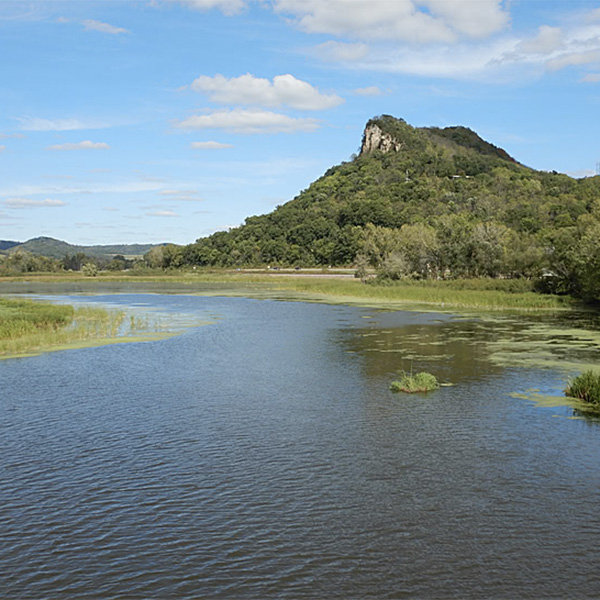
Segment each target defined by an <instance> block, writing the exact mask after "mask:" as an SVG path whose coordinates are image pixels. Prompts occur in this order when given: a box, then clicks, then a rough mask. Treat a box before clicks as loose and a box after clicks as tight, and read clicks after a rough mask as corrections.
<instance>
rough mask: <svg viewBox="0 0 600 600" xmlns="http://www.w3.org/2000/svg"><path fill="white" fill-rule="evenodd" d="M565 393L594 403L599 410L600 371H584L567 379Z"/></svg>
mask: <svg viewBox="0 0 600 600" xmlns="http://www.w3.org/2000/svg"><path fill="white" fill-rule="evenodd" d="M565 394H566V395H567V396H569V397H570V398H577V399H579V400H583V401H584V402H588V403H589V404H592V405H594V408H596V409H598V410H600V373H594V372H593V371H591V370H590V371H584V372H583V373H581V374H580V375H577V377H575V378H574V379H572V380H571V381H569V383H568V385H567V387H566V389H565Z"/></svg>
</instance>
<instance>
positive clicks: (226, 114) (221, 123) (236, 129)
mask: <svg viewBox="0 0 600 600" xmlns="http://www.w3.org/2000/svg"><path fill="white" fill-rule="evenodd" d="M175 127H177V128H178V129H188V130H197V129H224V130H225V131H231V132H233V133H242V134H255V133H262V134H272V133H296V132H298V131H314V130H315V129H318V128H319V122H318V121H317V120H316V119H308V118H294V117H289V116H287V115H283V114H280V113H274V112H269V111H264V110H251V109H248V110H246V109H241V108H235V109H232V110H218V111H214V112H212V113H208V114H202V115H193V116H191V117H188V118H187V119H184V120H183V121H179V122H177V123H175Z"/></svg>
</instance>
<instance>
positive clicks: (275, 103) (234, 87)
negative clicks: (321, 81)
mask: <svg viewBox="0 0 600 600" xmlns="http://www.w3.org/2000/svg"><path fill="white" fill-rule="evenodd" d="M191 88H192V89H193V90H195V91H197V92H204V93H206V94H208V97H209V98H210V100H212V101H213V102H218V103H220V104H244V105H256V106H267V107H279V106H289V107H291V108H296V109H299V110H323V109H325V108H332V107H334V106H338V105H340V104H342V103H343V102H344V100H343V98H340V97H339V96H336V95H335V94H322V93H321V92H319V90H317V89H316V88H314V87H313V86H312V85H311V84H310V83H307V82H306V81H302V80H300V79H296V78H295V77H294V76H293V75H289V74H286V75H277V76H276V77H274V78H273V81H269V80H268V79H263V78H260V77H255V76H254V75H251V74H250V73H247V74H246V75H241V76H240V77H233V78H231V79H227V78H226V77H223V75H215V76H214V77H207V76H205V75H202V76H200V77H198V78H197V79H195V80H194V82H193V83H192V85H191Z"/></svg>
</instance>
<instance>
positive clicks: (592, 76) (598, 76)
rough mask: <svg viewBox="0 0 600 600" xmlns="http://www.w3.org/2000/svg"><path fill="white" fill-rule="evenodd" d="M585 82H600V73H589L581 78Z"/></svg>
mask: <svg viewBox="0 0 600 600" xmlns="http://www.w3.org/2000/svg"><path fill="white" fill-rule="evenodd" d="M581 81H583V82H585V83H600V73H588V74H587V75H584V76H583V77H582V78H581Z"/></svg>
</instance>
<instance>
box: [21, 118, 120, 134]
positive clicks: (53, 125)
mask: <svg viewBox="0 0 600 600" xmlns="http://www.w3.org/2000/svg"><path fill="white" fill-rule="evenodd" d="M16 120H17V121H18V122H19V123H20V127H21V129H22V130H23V131H76V130H79V129H104V128H106V127H110V125H109V124H108V123H103V122H100V121H82V120H81V119H77V118H68V119H42V118H39V117H17V119H16Z"/></svg>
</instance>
